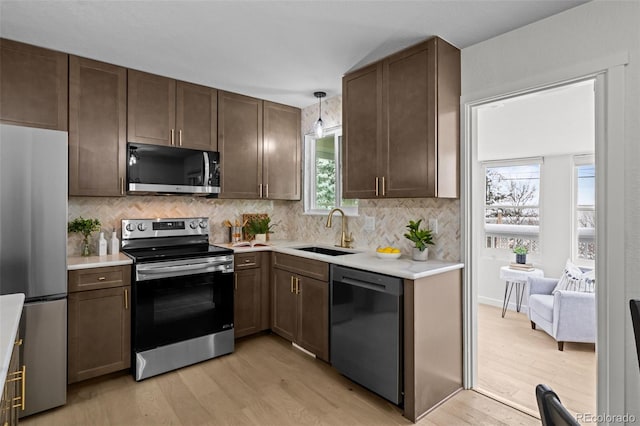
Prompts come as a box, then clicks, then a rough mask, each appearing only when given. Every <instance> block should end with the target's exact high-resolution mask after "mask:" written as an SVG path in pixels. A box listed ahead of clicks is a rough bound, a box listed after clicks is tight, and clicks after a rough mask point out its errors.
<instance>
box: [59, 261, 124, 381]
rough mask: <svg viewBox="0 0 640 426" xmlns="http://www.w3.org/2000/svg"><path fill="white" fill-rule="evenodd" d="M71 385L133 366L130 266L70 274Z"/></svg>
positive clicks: (69, 370)
mask: <svg viewBox="0 0 640 426" xmlns="http://www.w3.org/2000/svg"><path fill="white" fill-rule="evenodd" d="M68 284H69V300H68V303H69V305H68V306H69V318H68V321H69V331H68V367H67V369H68V372H67V374H68V383H75V382H79V381H82V380H86V379H90V378H92V377H97V376H101V375H103V374H107V373H111V372H114V371H119V370H124V369H127V368H129V367H130V366H131V299H130V296H131V266H130V265H123V266H111V267H103V268H91V269H80V270H73V271H69V276H68Z"/></svg>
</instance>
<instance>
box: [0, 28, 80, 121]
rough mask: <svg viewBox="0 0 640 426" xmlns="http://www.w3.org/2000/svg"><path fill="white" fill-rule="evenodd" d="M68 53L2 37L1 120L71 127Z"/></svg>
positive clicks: (0, 40) (0, 58)
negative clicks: (68, 107)
mask: <svg viewBox="0 0 640 426" xmlns="http://www.w3.org/2000/svg"><path fill="white" fill-rule="evenodd" d="M67 92H68V56H67V55H66V54H65V53H61V52H55V51H53V50H48V49H43V48H40V47H36V46H31V45H28V44H24V43H18V42H15V41H11V40H6V39H0V122H2V123H8V124H15V125H19V126H28V127H40V128H44V129H54V130H67V99H68V98H67V96H68V94H67Z"/></svg>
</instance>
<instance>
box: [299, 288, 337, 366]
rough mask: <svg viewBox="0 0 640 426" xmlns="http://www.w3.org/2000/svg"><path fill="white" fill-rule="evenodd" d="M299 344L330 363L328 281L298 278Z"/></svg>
mask: <svg viewBox="0 0 640 426" xmlns="http://www.w3.org/2000/svg"><path fill="white" fill-rule="evenodd" d="M298 280H299V281H298V291H299V292H298V295H297V296H298V327H297V332H298V333H297V339H296V341H297V343H298V344H299V345H300V346H302V347H303V348H305V349H306V350H308V351H310V352H312V353H314V354H316V356H317V357H318V358H320V359H322V360H324V361H327V362H328V361H329V285H328V284H327V282H326V281H320V280H316V279H313V278H307V277H298Z"/></svg>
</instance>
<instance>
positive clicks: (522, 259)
mask: <svg viewBox="0 0 640 426" xmlns="http://www.w3.org/2000/svg"><path fill="white" fill-rule="evenodd" d="M516 263H519V264H521V265H524V264H525V263H527V255H526V254H516Z"/></svg>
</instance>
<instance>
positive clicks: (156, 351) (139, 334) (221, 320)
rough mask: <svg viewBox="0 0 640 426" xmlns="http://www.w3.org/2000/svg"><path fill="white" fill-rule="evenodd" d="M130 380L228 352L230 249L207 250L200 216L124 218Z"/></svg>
mask: <svg viewBox="0 0 640 426" xmlns="http://www.w3.org/2000/svg"><path fill="white" fill-rule="evenodd" d="M122 251H123V252H124V253H126V254H127V255H128V256H130V257H131V258H132V259H133V261H134V267H133V268H132V274H133V277H132V280H131V281H132V283H133V286H132V287H133V288H132V293H133V297H132V307H133V310H132V314H133V316H132V333H131V334H132V361H133V362H132V369H133V374H134V376H135V379H136V380H142V379H146V378H148V377H152V376H155V375H158V374H161V373H164V372H167V371H171V370H175V369H177V368H180V367H184V366H186V365H190V364H194V363H197V362H200V361H204V360H206V359H210V358H214V357H217V356H220V355H225V354H228V353H231V352H233V349H234V339H233V292H234V291H233V290H234V289H233V284H234V282H233V251H232V250H230V249H226V248H222V247H215V246H211V245H209V221H208V219H207V218H181V219H127V220H123V221H122Z"/></svg>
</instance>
